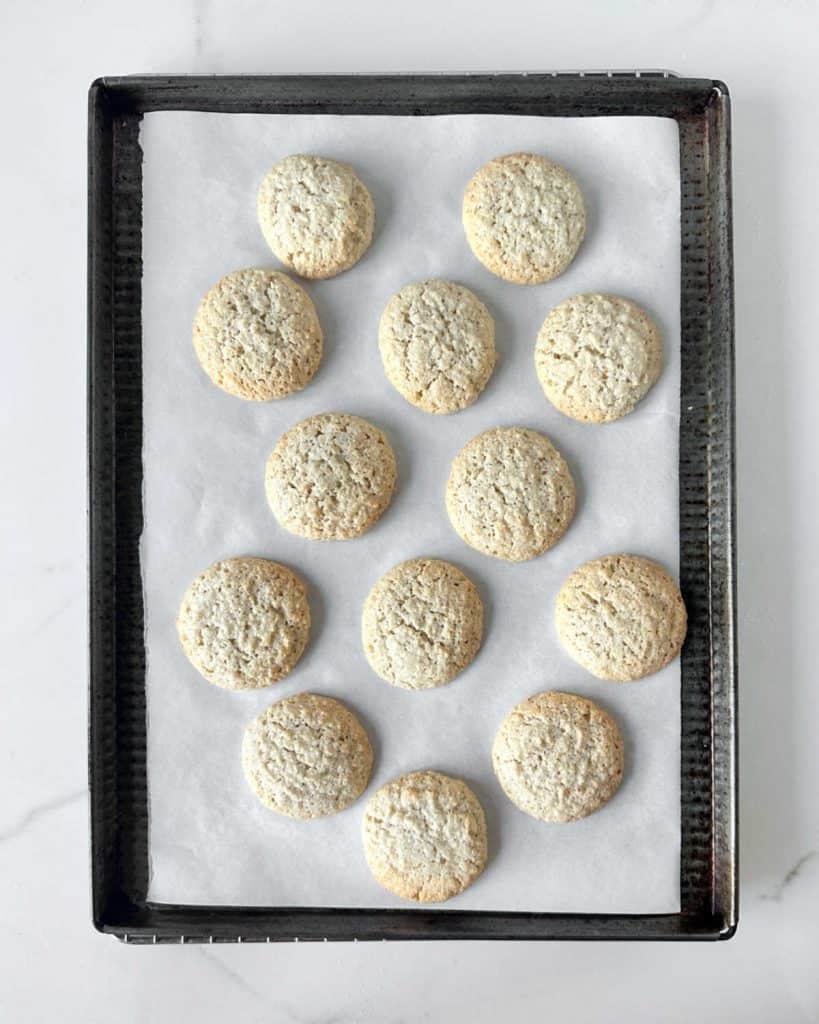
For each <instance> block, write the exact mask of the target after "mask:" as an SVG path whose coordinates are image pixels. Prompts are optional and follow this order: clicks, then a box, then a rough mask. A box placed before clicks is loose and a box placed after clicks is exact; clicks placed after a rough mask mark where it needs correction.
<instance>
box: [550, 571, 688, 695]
mask: <svg viewBox="0 0 819 1024" xmlns="http://www.w3.org/2000/svg"><path fill="white" fill-rule="evenodd" d="M555 623H556V625H557V633H558V636H559V638H560V642H561V643H562V644H563V646H564V647H565V648H566V650H567V651H568V653H569V654H570V655H571V656H572V658H574V660H575V661H577V662H579V663H580V664H581V665H582V666H583V667H584V668H585V669H587V670H588V671H589V672H591V673H592V675H595V676H597V678H598V679H610V680H615V681H618V682H627V681H630V680H634V679H642V678H643V676H647V675H651V674H652V673H653V672H658V671H659V670H660V669H661V668H664V667H665V666H666V665H668V664H669V662H671V661H673V660H674V659H675V658H676V657H677V655H678V654H679V653H680V649H681V648H682V645H683V642H684V640H685V634H686V629H687V625H688V619H687V614H686V610H685V604H684V603H683V599H682V596H681V594H680V590H679V587H678V586H677V584H676V583H675V582H674V580H672V579H671V577H670V576H669V575H668V573H667V572H666V571H665V570H664V569H663V568H662V567H661V566H659V565H657V563H656V562H652V561H650V559H648V558H640V557H638V556H637V555H606V556H605V557H603V558H597V559H594V560H593V561H591V562H586V563H585V565H581V566H580V568H579V569H575V571H574V572H573V573H572V574H571V576H569V578H568V579H567V580H566V582H565V583H564V584H563V586H562V587H561V589H560V592H559V593H558V595H557V606H556V610H555Z"/></svg>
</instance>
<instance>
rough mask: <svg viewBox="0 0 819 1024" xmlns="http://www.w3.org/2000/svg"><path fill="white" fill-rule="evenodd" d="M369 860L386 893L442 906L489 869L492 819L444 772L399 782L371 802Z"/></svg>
mask: <svg viewBox="0 0 819 1024" xmlns="http://www.w3.org/2000/svg"><path fill="white" fill-rule="evenodd" d="M363 839H364V856H365V857H366V859H367V864H368V865H369V868H370V871H372V873H373V877H374V878H375V880H376V881H377V882H378V883H379V884H380V885H383V886H384V888H385V889H388V890H389V891H390V892H392V893H394V894H395V895H396V896H400V897H401V898H402V899H405V900H414V901H415V902H416V903H440V902H442V901H443V900H448V899H451V898H452V897H453V896H457V895H458V893H460V892H463V891H464V889H466V888H467V887H468V886H469V885H471V884H472V883H473V882H474V881H475V879H476V878H477V877H478V875H479V874H480V873H481V872H482V871H483V869H484V867H485V866H486V857H487V852H486V818H485V817H484V813H483V808H482V807H481V805H480V803H479V802H478V798H477V797H476V796H475V794H474V793H473V792H472V790H471V789H470V788H469V787H468V786H467V785H466V783H464V782H461V781H460V779H452V778H450V777H449V776H448V775H442V774H441V773H440V772H431V771H421V772H412V773H410V774H409V775H402V776H400V778H397V779H393V781H392V782H388V783H387V785H386V786H382V787H381V789H379V790H378V792H376V793H374V794H373V796H371V797H370V799H369V800H368V801H367V807H366V809H365V811H364V827H363Z"/></svg>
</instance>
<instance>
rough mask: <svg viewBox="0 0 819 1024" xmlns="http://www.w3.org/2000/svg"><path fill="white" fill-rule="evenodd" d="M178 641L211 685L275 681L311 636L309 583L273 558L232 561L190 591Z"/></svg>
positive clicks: (184, 603) (232, 687) (248, 685)
mask: <svg viewBox="0 0 819 1024" xmlns="http://www.w3.org/2000/svg"><path fill="white" fill-rule="evenodd" d="M176 626H177V630H178V633H179V639H180V641H181V643H182V647H183V649H184V651H185V654H186V655H187V656H188V659H189V660H190V661H191V663H192V664H193V665H194V666H195V667H196V668H197V669H198V670H199V672H201V674H202V675H203V676H204V677H205V679H207V680H208V682H211V683H215V684H216V685H217V686H223V687H225V688H226V689H228V690H249V689H256V688H258V687H261V686H269V685H270V683H275V682H277V681H278V680H279V679H282V678H283V677H284V676H286V675H287V673H288V672H289V671H290V670H291V669H292V668H293V666H294V665H295V664H296V662H297V661H298V660H299V658H300V657H301V655H302V652H303V651H304V647H305V645H306V643H307V637H308V635H309V633H310V606H309V605H308V603H307V588H306V587H305V585H304V583H302V581H301V580H300V579H299V578H298V576H296V574H295V573H293V572H291V571H290V570H289V569H286V568H285V567H284V566H283V565H279V564H278V562H271V561H269V560H268V559H266V558H228V559H225V561H223V562H216V563H215V565H212V566H210V568H209V569H205V571H204V572H202V573H200V574H199V575H198V576H197V577H196V579H195V580H194V581H193V583H191V585H190V586H189V587H188V589H187V591H186V592H185V596H184V598H183V600H182V606H181V608H180V609H179V618H178V619H177V623H176Z"/></svg>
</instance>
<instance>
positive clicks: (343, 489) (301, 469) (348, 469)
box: [265, 413, 396, 540]
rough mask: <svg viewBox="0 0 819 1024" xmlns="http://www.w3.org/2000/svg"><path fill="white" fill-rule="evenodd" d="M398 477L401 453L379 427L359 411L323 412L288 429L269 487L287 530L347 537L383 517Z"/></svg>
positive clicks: (274, 455)
mask: <svg viewBox="0 0 819 1024" xmlns="http://www.w3.org/2000/svg"><path fill="white" fill-rule="evenodd" d="M395 477H396V465H395V455H394V454H393V450H392V448H391V447H390V445H389V442H388V441H387V439H386V437H384V435H383V434H382V433H381V431H380V430H379V429H378V428H377V427H374V426H373V425H372V423H368V422H367V421H366V420H363V419H361V418H360V417H358V416H348V415H347V414H346V413H323V414H321V415H319V416H311V417H310V418H309V419H306V420H302V422H301V423H297V424H296V425H295V426H294V427H291V428H290V430H288V431H287V432H286V433H285V434H283V435H282V437H281V438H280V439H279V442H278V444H277V445H276V447H275V448H274V449H273V451H272V452H271V454H270V458H269V459H268V460H267V469H266V473H265V490H266V492H267V500H268V502H269V504H270V507H271V509H272V510H273V514H274V515H275V516H276V519H277V520H278V521H279V523H280V524H281V525H282V526H283V527H284V528H285V529H286V530H289V531H290V532H291V533H295V534H297V535H298V536H300V537H309V538H311V539H313V540H347V539H349V538H351V537H357V536H359V534H362V533H364V532H365V531H366V530H368V529H369V528H370V527H371V526H372V525H373V524H374V523H375V522H376V521H377V520H378V519H379V518H380V517H381V515H382V514H383V513H384V511H385V510H386V508H387V506H388V505H389V503H390V501H391V499H392V494H393V490H394V489H395Z"/></svg>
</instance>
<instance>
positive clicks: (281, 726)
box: [242, 693, 373, 818]
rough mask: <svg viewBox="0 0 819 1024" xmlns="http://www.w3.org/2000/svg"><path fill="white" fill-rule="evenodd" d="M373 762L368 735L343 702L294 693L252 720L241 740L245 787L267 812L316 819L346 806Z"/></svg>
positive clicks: (366, 779) (360, 789) (365, 779)
mask: <svg viewBox="0 0 819 1024" xmlns="http://www.w3.org/2000/svg"><path fill="white" fill-rule="evenodd" d="M372 766H373V751H372V747H371V746H370V741H369V739H368V738H367V734H366V733H365V732H364V729H363V727H362V725H361V723H360V722H359V720H358V719H357V718H356V716H355V715H354V714H353V713H352V712H351V711H349V710H348V709H347V708H346V707H345V706H344V705H343V704H341V703H340V702H339V701H337V700H333V699H332V698H331V697H320V696H318V695H317V694H314V693H299V694H296V696H295V697H287V698H285V700H280V701H278V702H277V703H276V704H272V705H271V706H270V707H269V708H267V709H266V710H264V711H263V712H262V713H261V714H260V715H258V716H257V717H256V718H254V719H253V721H252V722H251V723H250V725H249V726H248V727H247V729H246V730H245V737H244V741H243V743H242V767H243V768H244V772H245V778H246V779H247V781H248V784H249V785H250V788H251V789H252V790H253V792H254V793H255V794H256V796H257V797H258V798H259V799H260V800H261V801H262V803H263V804H265V806H267V807H269V808H270V810H271V811H276V812H277V813H279V814H286V815H287V816H288V817H290V818H321V817H324V815H327V814H335V813H336V812H337V811H343V810H344V808H345V807H349V805H350V804H351V803H353V801H354V800H357V799H358V797H359V796H361V794H362V793H363V792H364V790H365V789H366V786H367V783H368V782H369V779H370V772H371V771H372Z"/></svg>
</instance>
